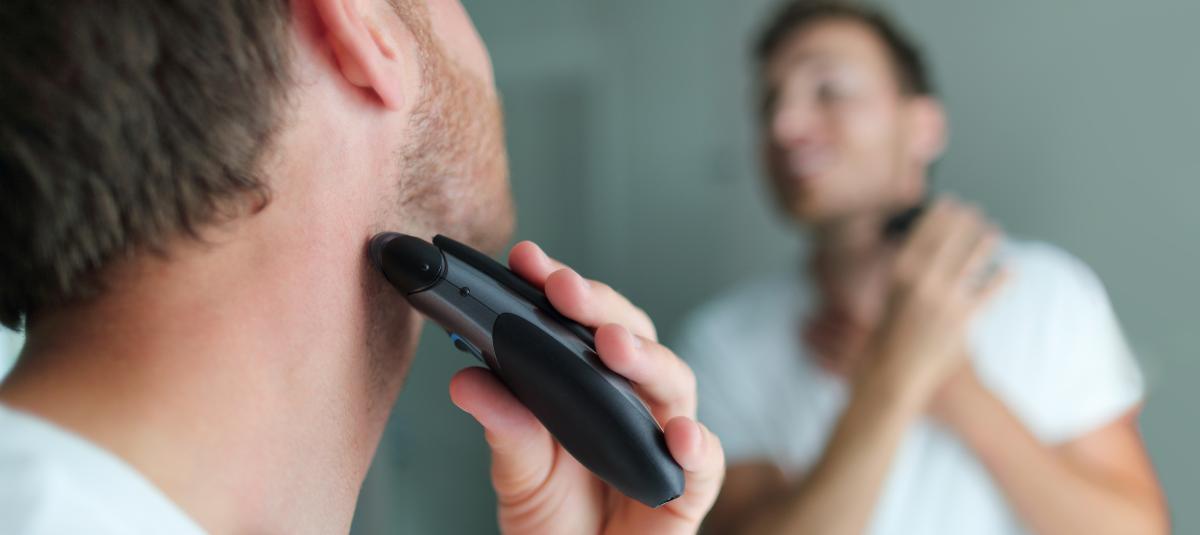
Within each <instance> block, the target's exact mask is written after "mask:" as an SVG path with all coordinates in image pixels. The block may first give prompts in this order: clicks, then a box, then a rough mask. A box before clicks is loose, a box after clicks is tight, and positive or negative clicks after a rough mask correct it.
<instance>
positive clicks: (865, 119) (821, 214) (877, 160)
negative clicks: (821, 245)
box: [763, 20, 924, 225]
mask: <svg viewBox="0 0 1200 535" xmlns="http://www.w3.org/2000/svg"><path fill="white" fill-rule="evenodd" d="M885 46H886V45H885V44H884V43H883V42H882V40H881V39H880V38H879V37H878V36H876V35H875V34H874V33H873V32H872V31H871V30H870V29H869V28H867V27H866V26H864V25H862V24H859V23H857V22H854V21H849V20H828V21H820V22H815V23H812V24H811V25H809V26H807V27H805V28H802V29H800V30H799V31H798V32H796V33H795V34H793V35H792V36H791V37H790V38H789V39H788V40H787V41H785V42H784V44H783V45H782V46H781V47H780V48H779V49H778V50H777V51H776V52H775V55H774V56H773V57H772V58H771V59H770V60H769V61H768V62H767V64H766V66H765V72H764V73H763V75H764V80H763V84H764V89H765V100H764V119H763V129H764V132H763V144H764V152H765V158H766V167H767V172H768V174H769V175H770V178H771V180H772V183H773V186H774V188H775V193H776V196H777V200H778V201H779V204H780V207H781V208H782V209H783V211H784V213H785V214H786V215H788V216H789V217H791V218H792V219H794V220H796V221H798V222H803V223H811V224H817V225H821V224H826V223H831V222H837V221H838V220H839V219H843V218H847V217H853V216H856V215H861V214H864V213H872V212H883V211H891V210H901V209H903V208H905V207H907V206H909V205H912V204H915V203H916V202H917V201H918V200H919V199H920V195H921V191H920V190H921V188H923V184H922V182H923V178H922V177H919V176H914V175H919V174H923V172H924V169H923V166H924V163H918V162H916V161H915V160H914V158H913V155H912V149H911V147H910V143H909V137H910V132H909V130H910V129H911V121H910V120H908V118H907V109H906V108H907V107H908V106H909V104H910V101H912V100H913V99H911V98H909V97H906V96H904V95H902V94H901V92H900V90H899V85H898V83H897V77H896V74H895V71H894V69H893V66H892V63H891V58H890V56H889V54H888V51H887V49H886V48H885Z"/></svg>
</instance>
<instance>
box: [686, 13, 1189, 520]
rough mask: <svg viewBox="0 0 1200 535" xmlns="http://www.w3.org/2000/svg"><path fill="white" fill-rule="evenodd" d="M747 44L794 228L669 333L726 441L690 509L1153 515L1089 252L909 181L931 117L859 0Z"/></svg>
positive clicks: (795, 19)
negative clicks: (755, 275)
mask: <svg viewBox="0 0 1200 535" xmlns="http://www.w3.org/2000/svg"><path fill="white" fill-rule="evenodd" d="M757 53H758V59H759V62H760V64H759V67H760V70H759V74H760V80H759V81H760V85H761V87H762V95H763V100H762V121H761V124H762V140H763V143H762V144H763V149H764V150H763V156H764V159H765V163H766V165H765V167H766V170H767V172H768V175H769V178H770V179H771V185H772V187H773V191H774V195H775V200H776V201H777V202H778V205H779V208H780V209H781V211H782V213H783V214H784V215H785V216H786V217H787V218H788V219H789V220H790V221H791V222H793V223H795V224H796V226H798V227H803V228H805V229H807V230H808V231H809V233H810V236H811V238H812V243H813V249H812V254H811V257H810V258H809V259H808V262H807V264H806V265H805V266H804V268H803V269H800V270H789V271H787V272H785V273H784V274H783V275H782V276H779V277H775V278H768V279H765V280H759V281H754V282H751V283H749V284H746V285H743V286H742V287H740V288H739V289H737V290H735V291H733V292H730V293H728V294H726V295H725V296H723V297H721V298H719V299H717V300H716V301H715V302H713V303H711V304H710V305H708V306H707V307H705V308H704V309H702V310H701V311H700V312H699V313H697V314H696V315H695V316H694V318H693V319H692V321H691V322H690V324H689V328H688V329H687V331H686V334H685V338H684V343H683V345H681V346H680V350H681V351H680V354H681V355H683V356H684V357H685V358H688V359H689V360H690V362H691V363H692V364H693V367H694V368H695V370H696V373H697V376H698V380H699V384H700V391H701V395H700V400H701V415H702V416H703V418H704V420H705V421H706V422H708V423H709V424H710V425H711V426H712V427H713V429H714V431H716V432H717V433H718V434H719V435H720V436H721V437H722V440H723V441H724V444H725V446H726V451H727V455H728V459H729V463H730V468H729V471H728V474H727V477H726V483H725V485H724V488H723V490H722V494H721V497H720V498H719V500H718V503H717V506H716V507H715V508H714V510H713V513H712V515H711V516H710V519H709V522H708V527H709V528H711V529H712V530H713V531H716V532H725V531H728V532H743V533H826V534H827V533H859V532H863V531H867V532H870V533H896V534H914V533H922V534H929V533H956V534H957V533H971V534H989V533H995V534H1006V533H1020V532H1024V531H1025V530H1031V531H1034V532H1038V533H1163V532H1165V531H1166V530H1167V528H1168V527H1167V523H1168V520H1167V516H1166V513H1165V504H1164V500H1163V497H1162V494H1161V491H1160V489H1159V484H1158V482H1157V481H1156V477H1155V475H1154V471H1153V469H1152V467H1151V464H1150V461H1149V459H1148V458H1147V455H1146V452H1145V449H1144V447H1143V444H1142V439H1141V437H1140V435H1139V432H1138V428H1137V415H1138V411H1139V409H1140V407H1141V405H1142V399H1143V390H1142V382H1141V377H1140V374H1139V371H1138V368H1137V365H1136V362H1135V359H1134V356H1133V355H1132V354H1131V353H1130V350H1129V348H1128V347H1127V345H1126V342H1125V339H1124V336H1123V335H1122V333H1121V329H1120V327H1119V325H1118V323H1117V320H1116V317H1115V315H1114V313H1113V311H1112V309H1111V308H1110V305H1109V302H1108V298H1107V297H1106V294H1105V290H1104V288H1103V286H1102V285H1101V283H1100V281H1099V280H1098V279H1097V278H1096V276H1095V274H1093V273H1092V271H1091V270H1089V269H1088V267H1087V266H1085V265H1084V264H1083V263H1081V262H1080V261H1079V260H1077V259H1075V258H1073V257H1071V256H1070V255H1068V254H1067V253H1065V252H1063V251H1062V250H1060V249H1058V248H1055V247H1053V246H1051V245H1047V244H1043V243H1035V242H1029V241H1021V240H1016V239H1013V238H1010V237H1005V236H1002V235H1001V234H999V233H998V231H997V230H996V228H995V226H993V225H992V224H991V223H989V221H988V220H987V218H986V216H984V215H983V214H982V213H980V211H979V210H978V208H976V207H974V206H971V205H969V204H965V203H963V202H960V201H956V200H952V199H948V198H943V199H936V200H933V201H930V202H928V203H923V200H924V199H927V198H928V196H927V188H928V174H929V168H930V166H931V165H932V164H933V163H934V161H935V160H937V159H938V158H939V156H940V155H941V153H942V151H943V148H944V147H945V144H946V138H947V132H946V118H945V115H944V111H943V109H942V106H941V104H940V103H939V101H938V99H937V98H936V96H935V94H934V91H933V87H932V84H931V82H930V79H929V75H928V74H927V72H926V70H925V66H924V60H923V59H922V57H921V56H920V54H919V53H918V51H917V49H916V48H915V47H914V46H913V44H912V43H910V42H909V41H908V39H907V38H906V37H905V36H904V35H903V34H902V33H900V31H898V29H897V28H896V27H895V26H893V24H892V23H891V22H890V21H889V20H888V19H887V18H886V17H884V16H883V15H881V14H880V13H878V12H877V11H875V10H873V9H871V8H867V7H860V6H857V5H847V4H842V3H830V2H792V3H789V4H788V5H786V6H785V7H784V8H783V9H782V10H781V11H780V12H779V13H778V14H777V15H776V16H775V18H774V19H772V20H771V21H770V24H769V25H768V26H767V29H766V32H765V34H764V35H763V36H762V38H761V41H760V42H759V45H758V49H757ZM921 204H925V206H924V208H923V211H922V215H920V217H919V218H917V219H916V220H915V222H913V223H912V225H911V227H910V228H908V229H907V230H899V229H897V228H896V227H897V225H895V224H894V223H895V222H896V221H895V219H896V216H897V214H902V213H905V212H906V211H909V212H911V210H910V209H911V208H912V207H914V206H918V205H921ZM885 228H886V229H890V231H885ZM997 266H998V267H997Z"/></svg>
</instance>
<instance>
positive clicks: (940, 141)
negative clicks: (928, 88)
mask: <svg viewBox="0 0 1200 535" xmlns="http://www.w3.org/2000/svg"><path fill="white" fill-rule="evenodd" d="M912 106H913V123H914V124H913V128H914V133H915V135H914V136H913V139H914V140H915V141H916V143H915V147H914V152H915V156H916V158H917V159H919V160H920V161H921V163H923V164H926V165H928V164H931V163H933V162H934V161H935V160H937V159H938V158H940V157H941V156H942V153H943V152H944V151H945V150H946V145H947V143H948V141H949V125H947V123H946V111H945V109H943V108H942V104H941V103H940V102H938V100H937V99H935V98H933V97H917V98H916V99H915V100H914V102H913V103H912Z"/></svg>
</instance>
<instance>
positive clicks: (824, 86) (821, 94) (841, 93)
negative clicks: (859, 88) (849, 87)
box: [817, 80, 846, 103]
mask: <svg viewBox="0 0 1200 535" xmlns="http://www.w3.org/2000/svg"><path fill="white" fill-rule="evenodd" d="M845 98H846V91H845V89H844V88H843V87H842V86H841V84H839V83H838V82H837V81H836V80H821V81H820V82H819V83H818V84H817V100H819V101H820V102H823V103H836V102H839V101H841V100H844V99H845Z"/></svg>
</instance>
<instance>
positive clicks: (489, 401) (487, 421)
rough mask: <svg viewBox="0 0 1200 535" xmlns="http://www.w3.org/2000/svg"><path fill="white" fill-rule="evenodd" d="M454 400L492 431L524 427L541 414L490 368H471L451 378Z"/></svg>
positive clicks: (533, 422) (458, 405) (531, 423)
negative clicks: (510, 389) (527, 404)
mask: <svg viewBox="0 0 1200 535" xmlns="http://www.w3.org/2000/svg"><path fill="white" fill-rule="evenodd" d="M450 400H451V401H452V402H453V403H454V405H455V406H457V407H458V408H459V409H461V410H462V411H463V412H466V413H467V414H470V415H471V416H472V417H473V418H475V420H476V421H478V422H479V424H480V425H482V426H483V427H484V429H486V430H488V431H493V432H495V431H504V430H509V429H520V428H524V427H528V426H533V425H536V424H537V418H535V417H534V416H533V413H532V412H530V411H529V409H528V408H526V407H525V406H524V405H522V404H521V402H520V401H518V400H517V398H516V397H515V396H513V394H512V392H511V391H509V390H508V388H507V387H505V386H504V384H503V383H501V382H500V379H499V378H497V377H496V375H495V374H493V373H492V372H491V371H490V370H488V369H486V368H479V367H474V368H467V369H464V370H461V371H459V372H458V373H456V374H454V376H453V377H451V378H450Z"/></svg>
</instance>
